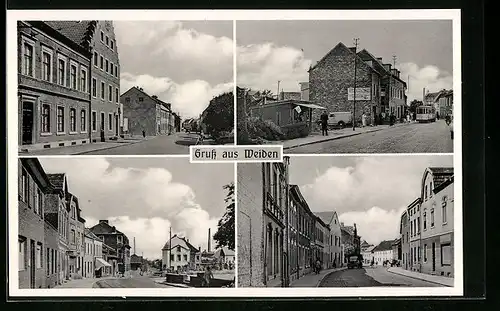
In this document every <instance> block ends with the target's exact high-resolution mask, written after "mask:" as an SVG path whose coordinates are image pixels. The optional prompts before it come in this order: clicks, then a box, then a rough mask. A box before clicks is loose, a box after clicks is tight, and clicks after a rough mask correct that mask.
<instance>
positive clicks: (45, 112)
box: [41, 104, 50, 133]
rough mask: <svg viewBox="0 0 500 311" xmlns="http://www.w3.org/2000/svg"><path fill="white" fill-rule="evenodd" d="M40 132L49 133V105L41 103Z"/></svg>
mask: <svg viewBox="0 0 500 311" xmlns="http://www.w3.org/2000/svg"><path fill="white" fill-rule="evenodd" d="M41 117H42V133H50V105H49V104H42V116H41Z"/></svg>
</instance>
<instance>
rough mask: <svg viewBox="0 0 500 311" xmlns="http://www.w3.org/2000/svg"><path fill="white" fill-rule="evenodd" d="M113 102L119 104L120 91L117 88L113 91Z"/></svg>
mask: <svg viewBox="0 0 500 311" xmlns="http://www.w3.org/2000/svg"><path fill="white" fill-rule="evenodd" d="M115 101H116V102H117V103H119V102H120V90H119V89H118V88H116V89H115Z"/></svg>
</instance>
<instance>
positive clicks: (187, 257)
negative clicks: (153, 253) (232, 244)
mask: <svg viewBox="0 0 500 311" xmlns="http://www.w3.org/2000/svg"><path fill="white" fill-rule="evenodd" d="M208 234H209V242H208V248H207V249H206V250H203V251H202V250H201V246H199V247H198V248H196V247H194V246H193V245H192V244H191V243H190V242H189V239H187V238H185V237H181V236H178V235H177V234H176V235H174V236H172V238H171V239H170V240H169V241H167V242H166V243H165V245H164V246H163V248H162V249H161V252H162V270H165V271H170V272H188V271H200V270H204V269H205V267H207V266H210V267H211V268H215V269H218V270H222V269H233V268H234V266H235V253H234V250H230V249H228V248H227V247H220V248H218V249H216V250H215V251H214V252H213V251H211V249H210V230H209V233H208Z"/></svg>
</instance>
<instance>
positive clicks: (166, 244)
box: [162, 234, 198, 252]
mask: <svg viewBox="0 0 500 311" xmlns="http://www.w3.org/2000/svg"><path fill="white" fill-rule="evenodd" d="M174 238H178V239H179V240H182V241H184V243H186V245H187V247H189V250H190V251H192V252H198V249H197V248H196V247H194V246H193V244H191V243H189V242H188V241H187V240H186V238H181V237H180V236H178V235H177V234H174V235H173V236H172V239H174ZM172 239H170V240H169V241H167V243H165V245H164V246H163V248H162V250H163V249H170V241H171V240H172Z"/></svg>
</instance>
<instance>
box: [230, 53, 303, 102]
mask: <svg viewBox="0 0 500 311" xmlns="http://www.w3.org/2000/svg"><path fill="white" fill-rule="evenodd" d="M237 62H238V63H237V74H238V77H237V84H238V85H239V86H244V87H249V88H253V89H258V90H263V89H270V90H271V91H272V92H273V93H276V91H277V83H278V81H280V90H281V89H283V90H284V91H298V90H299V82H305V81H309V74H308V72H307V71H308V70H309V66H310V65H311V60H309V59H306V58H304V52H303V51H301V50H298V49H296V48H294V47H289V46H276V45H275V44H273V43H265V44H251V45H245V46H238V47H237Z"/></svg>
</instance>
